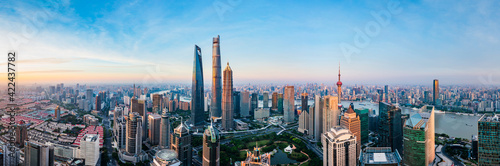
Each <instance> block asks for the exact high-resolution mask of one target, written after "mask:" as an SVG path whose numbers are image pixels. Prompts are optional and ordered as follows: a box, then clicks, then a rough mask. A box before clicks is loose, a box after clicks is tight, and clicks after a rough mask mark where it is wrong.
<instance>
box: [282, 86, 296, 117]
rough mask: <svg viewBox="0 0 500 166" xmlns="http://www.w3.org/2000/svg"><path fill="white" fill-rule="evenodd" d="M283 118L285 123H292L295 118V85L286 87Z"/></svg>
mask: <svg viewBox="0 0 500 166" xmlns="http://www.w3.org/2000/svg"><path fill="white" fill-rule="evenodd" d="M283 111H284V112H283V119H284V121H285V123H292V122H293V121H294V119H295V115H294V111H295V90H294V87H293V86H286V87H285V95H284V99H283Z"/></svg>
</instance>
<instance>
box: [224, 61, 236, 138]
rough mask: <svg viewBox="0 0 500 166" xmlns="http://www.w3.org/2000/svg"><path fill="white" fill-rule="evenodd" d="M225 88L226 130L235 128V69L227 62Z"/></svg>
mask: <svg viewBox="0 0 500 166" xmlns="http://www.w3.org/2000/svg"><path fill="white" fill-rule="evenodd" d="M223 77H224V88H223V89H222V128H223V129H224V130H225V131H230V130H233V129H234V127H233V112H234V109H233V71H232V70H231V67H229V62H228V63H227V66H226V69H224V74H223Z"/></svg>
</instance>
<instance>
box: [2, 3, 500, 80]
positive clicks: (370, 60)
mask: <svg viewBox="0 0 500 166" xmlns="http://www.w3.org/2000/svg"><path fill="white" fill-rule="evenodd" d="M498 8H500V1H494V0H492V1H486V0H485V1H473V0H471V1H451V0H443V1H425V0H424V1H387V0H382V1H369V0H367V1H335V2H331V1H315V0H313V1H285V0H276V1H264V0H254V1H247V0H215V1H212V0H208V1H164V0H158V1H140V0H137V1H101V0H77V1H68V0H53V1H17V0H16V1H14V0H6V1H0V25H1V26H0V37H1V38H0V54H4V56H5V58H0V59H1V60H0V66H1V68H4V70H2V71H7V70H5V69H6V68H7V53H8V52H9V51H16V53H17V55H16V56H17V57H16V72H17V73H16V81H17V82H20V83H57V82H64V83H190V81H191V78H192V70H193V59H194V45H198V46H200V48H201V49H202V56H203V62H202V63H203V70H204V81H205V84H211V75H212V69H211V67H212V65H211V63H212V43H211V42H212V38H213V37H216V36H217V35H220V46H221V48H220V49H221V62H222V63H221V64H222V69H224V68H225V67H226V63H227V62H229V64H230V66H231V68H232V69H233V76H234V83H235V84H247V83H313V82H316V83H326V84H330V83H331V84H334V83H335V82H336V81H337V74H338V69H339V64H340V68H341V74H342V81H343V82H344V85H345V84H358V85H360V84H389V85H391V84H409V85H413V84H424V85H431V84H432V80H433V79H439V80H440V84H441V85H455V84H477V85H500V65H499V62H500V47H499V45H500V41H499V40H500V21H498V18H500V13H499V12H496V11H497V9H498ZM1 74H2V75H7V73H6V72H5V73H1Z"/></svg>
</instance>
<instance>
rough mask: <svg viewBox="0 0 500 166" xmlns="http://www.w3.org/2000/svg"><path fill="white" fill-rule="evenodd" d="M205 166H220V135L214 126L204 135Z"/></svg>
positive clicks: (209, 127)
mask: <svg viewBox="0 0 500 166" xmlns="http://www.w3.org/2000/svg"><path fill="white" fill-rule="evenodd" d="M203 166H220V135H219V131H218V130H217V129H216V128H215V127H214V126H213V125H212V124H211V125H210V126H208V128H207V129H206V130H205V132H204V133H203Z"/></svg>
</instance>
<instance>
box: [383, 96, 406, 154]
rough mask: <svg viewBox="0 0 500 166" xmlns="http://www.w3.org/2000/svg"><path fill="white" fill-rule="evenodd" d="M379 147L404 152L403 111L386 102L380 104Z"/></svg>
mask: <svg viewBox="0 0 500 166" xmlns="http://www.w3.org/2000/svg"><path fill="white" fill-rule="evenodd" d="M378 126H379V127H378V133H379V137H380V138H379V144H378V146H379V147H391V149H393V150H397V151H398V152H403V124H402V119H401V109H400V108H398V107H396V106H395V105H392V104H388V103H385V102H380V103H379V117H378Z"/></svg>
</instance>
